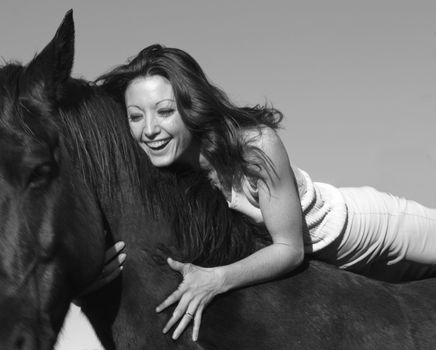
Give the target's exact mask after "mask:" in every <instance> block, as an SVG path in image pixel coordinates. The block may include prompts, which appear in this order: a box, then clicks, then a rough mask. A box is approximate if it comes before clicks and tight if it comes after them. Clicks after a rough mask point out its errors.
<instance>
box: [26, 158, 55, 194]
mask: <svg viewBox="0 0 436 350" xmlns="http://www.w3.org/2000/svg"><path fill="white" fill-rule="evenodd" d="M53 169H54V167H53V165H52V164H51V163H43V164H41V165H38V166H37V167H36V168H35V169H33V171H32V173H31V174H30V177H29V181H28V186H29V187H30V188H36V187H41V186H44V185H47V184H48V183H49V181H50V179H51V178H52V175H53Z"/></svg>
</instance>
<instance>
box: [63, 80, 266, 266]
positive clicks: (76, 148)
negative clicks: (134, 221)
mask: <svg viewBox="0 0 436 350" xmlns="http://www.w3.org/2000/svg"><path fill="white" fill-rule="evenodd" d="M63 95H64V98H63V99H62V101H61V106H60V107H61V108H60V112H61V113H60V115H61V119H62V122H63V124H64V125H63V126H64V134H65V142H67V143H68V145H69V147H68V148H69V151H70V154H71V156H72V157H73V159H74V160H75V162H74V164H76V165H77V166H79V167H80V172H81V173H82V175H83V176H84V177H85V178H86V179H87V181H89V182H90V184H91V185H92V187H93V188H96V189H97V191H98V195H99V197H101V196H104V197H105V198H108V199H110V198H113V197H114V195H115V193H118V192H123V191H124V189H123V188H122V187H120V178H119V173H120V171H124V172H125V173H126V175H127V178H128V179H129V182H130V186H133V187H132V188H133V189H141V191H138V192H140V193H141V194H142V197H141V200H142V201H143V202H144V206H145V207H146V209H148V213H149V214H152V215H153V216H158V217H163V218H166V220H169V222H170V223H171V225H172V231H173V232H174V234H175V238H176V241H177V245H178V249H179V253H180V255H181V258H182V259H183V260H185V261H190V262H194V263H197V264H201V265H203V266H206V265H207V266H212V265H218V264H224V263H229V262H231V261H234V260H237V259H239V258H241V257H243V256H246V255H248V254H249V253H251V252H253V251H254V250H255V249H256V248H257V247H258V245H259V244H265V243H266V241H267V240H266V239H265V237H266V235H265V232H264V231H263V230H262V229H261V228H260V227H258V226H255V225H254V224H251V223H250V222H248V221H247V220H246V219H245V218H244V217H243V216H242V215H240V214H239V213H237V212H234V211H231V210H229V209H228V206H227V203H226V201H225V199H224V197H223V196H222V194H221V193H220V192H219V191H218V190H216V189H214V188H212V186H211V185H210V183H209V181H208V179H207V177H206V176H205V174H203V173H201V172H195V171H193V170H192V169H186V168H183V169H182V168H176V167H173V168H166V169H161V168H156V167H154V166H153V165H151V163H150V161H149V160H148V157H147V156H146V155H145V154H144V152H143V151H142V150H141V149H140V148H139V147H138V145H137V144H136V143H135V142H134V140H133V138H132V137H131V134H130V130H129V127H128V124H127V119H126V118H125V112H124V110H123V109H122V106H121V105H120V104H119V103H117V102H116V101H115V99H113V98H112V97H110V96H109V95H108V94H107V93H106V92H105V91H104V89H103V88H102V87H100V86H96V85H93V84H92V83H89V82H86V81H83V80H78V79H72V80H71V81H69V83H68V84H67V86H66V89H65V91H64V94H63ZM124 185H125V184H124ZM124 185H123V186H124ZM117 189H118V190H121V191H117ZM129 195H134V194H133V193H129Z"/></svg>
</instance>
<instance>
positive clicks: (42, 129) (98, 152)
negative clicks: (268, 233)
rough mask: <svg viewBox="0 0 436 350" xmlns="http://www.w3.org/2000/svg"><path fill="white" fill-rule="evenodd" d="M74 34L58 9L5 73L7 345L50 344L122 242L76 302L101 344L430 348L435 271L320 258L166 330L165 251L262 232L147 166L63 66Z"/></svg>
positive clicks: (230, 253) (2, 188) (198, 256)
mask: <svg viewBox="0 0 436 350" xmlns="http://www.w3.org/2000/svg"><path fill="white" fill-rule="evenodd" d="M73 45H74V27H73V20H72V14H71V13H68V14H67V15H66V17H65V19H64V21H63V23H62V24H61V26H60V28H59V29H58V31H57V33H56V36H55V37H54V39H53V40H52V41H51V42H50V43H49V44H48V46H47V47H46V48H45V49H44V50H43V51H42V52H41V53H40V54H39V55H38V56H36V57H35V58H34V59H33V60H32V61H31V62H30V63H29V64H28V65H27V66H24V67H23V66H21V65H18V64H14V63H11V64H7V65H5V66H4V67H3V68H1V69H0V248H1V250H0V348H1V349H14V350H18V349H20V350H22V349H50V348H52V347H53V344H54V342H55V339H56V335H57V333H58V332H59V329H60V327H61V325H62V322H63V319H64V317H65V314H66V312H67V309H68V305H69V303H70V302H71V300H73V299H74V298H77V296H78V295H80V293H81V291H82V290H83V288H84V287H86V286H87V285H88V284H89V283H90V282H91V281H93V280H94V279H95V278H96V276H97V275H98V274H99V272H100V271H101V268H102V266H103V261H104V252H105V249H106V247H108V246H110V245H111V244H112V243H113V242H114V241H116V240H120V239H122V240H124V241H125V242H126V244H127V247H128V261H127V262H126V265H125V269H124V271H123V272H122V276H121V277H120V278H118V279H117V280H115V281H114V282H112V283H110V284H109V285H107V286H105V287H103V288H102V289H101V290H99V291H97V292H96V293H94V294H92V295H88V296H86V297H84V298H82V300H81V302H82V309H83V310H84V312H85V313H86V315H87V316H88V318H89V319H90V321H91V323H92V325H93V326H94V328H95V330H96V332H97V335H98V336H99V338H100V340H101V342H102V344H103V345H104V346H105V347H106V348H107V349H115V348H116V349H431V348H434V344H436V314H435V311H436V297H435V291H436V280H431V279H430V280H425V281H419V282H413V283H408V284H402V285H391V284H387V283H381V282H376V281H373V280H370V279H367V278H365V277H362V276H357V275H354V274H352V273H347V272H344V271H340V270H338V269H336V268H333V267H329V266H326V265H324V264H322V263H320V262H308V263H306V264H304V266H303V267H302V268H301V269H300V271H298V273H295V274H293V275H292V276H291V275H289V276H286V277H285V278H282V279H280V280H277V281H274V282H271V283H265V284H261V285H257V286H254V287H250V288H244V289H240V290H236V291H233V292H231V293H227V294H225V295H222V296H220V297H217V298H216V299H215V300H214V301H213V302H212V303H211V305H210V306H209V307H208V309H207V310H206V312H205V314H204V317H203V322H202V328H201V331H200V338H199V340H198V342H196V343H194V342H192V341H191V339H190V334H189V333H190V332H185V333H184V334H183V336H182V337H181V338H180V339H179V340H178V341H173V340H171V338H170V337H169V336H168V335H163V334H162V333H161V329H162V327H163V325H164V323H165V322H166V320H167V319H168V317H169V313H170V312H171V311H166V312H164V313H162V314H157V313H155V311H154V308H155V306H156V305H157V304H158V303H159V302H161V301H162V300H163V299H164V297H165V296H166V295H167V294H168V293H169V292H170V291H172V290H173V289H174V288H176V286H177V284H178V283H179V279H180V276H178V275H177V274H175V273H174V272H172V271H170V270H169V268H168V267H167V265H166V263H165V258H166V257H167V256H169V255H170V256H173V257H174V258H177V259H181V260H183V261H191V262H195V263H197V264H203V265H209V266H212V265H215V264H225V263H229V262H231V261H234V260H236V259H238V258H240V257H242V256H245V255H247V254H249V253H250V252H252V251H253V250H254V249H256V248H257V247H258V246H259V245H261V244H265V241H264V240H263V239H262V237H263V234H262V232H261V230H260V229H258V228H257V227H255V226H253V225H251V224H249V223H247V222H245V221H244V219H243V218H242V217H240V216H239V215H238V214H236V213H234V212H231V211H229V210H228V208H227V206H226V203H225V200H224V199H223V198H222V196H221V195H220V194H219V193H218V192H216V191H215V190H213V189H212V188H211V187H210V185H209V184H208V182H207V180H206V179H205V178H204V177H203V175H202V174H191V173H189V172H188V171H185V170H183V169H169V170H158V169H155V168H154V167H152V166H151V165H150V164H149V163H148V161H147V159H146V157H145V156H144V155H142V153H141V152H140V151H138V148H137V147H136V146H135V145H134V144H133V141H132V140H131V137H130V134H129V131H128V127H127V125H126V122H125V120H124V118H123V114H124V113H123V110H122V107H121V104H120V103H119V102H117V101H115V100H114V98H112V97H110V96H109V95H108V94H107V93H106V92H105V91H104V90H103V88H102V87H98V86H94V85H92V84H88V83H86V82H84V81H81V80H77V79H72V78H70V71H71V68H72V63H73V54H74V48H73ZM105 232H108V233H107V234H105Z"/></svg>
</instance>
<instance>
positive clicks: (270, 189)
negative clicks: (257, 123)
mask: <svg viewBox="0 0 436 350" xmlns="http://www.w3.org/2000/svg"><path fill="white" fill-rule="evenodd" d="M256 146H258V147H259V148H260V149H261V150H263V152H264V153H265V155H266V156H267V157H269V159H270V160H271V163H272V164H271V165H272V166H273V168H274V170H275V174H270V176H268V174H264V175H265V178H266V182H265V183H264V182H263V181H258V189H259V206H260V209H261V212H262V216H263V219H264V223H265V226H266V228H267V230H268V232H269V234H270V235H271V238H272V241H273V243H272V244H271V245H270V246H267V247H265V248H263V249H260V250H259V251H257V252H255V253H253V254H252V255H250V256H248V257H246V258H245V259H242V260H240V261H238V262H235V263H233V264H230V265H227V266H221V267H218V268H217V269H218V270H220V274H222V276H223V281H224V282H223V289H224V290H229V289H233V288H237V287H241V286H244V285H248V284H253V283H257V282H262V281H266V280H269V279H271V278H274V277H276V276H279V275H281V274H283V273H286V272H289V271H292V270H293V269H295V268H296V267H298V265H300V264H301V262H302V260H303V258H304V247H303V229H302V213H301V204H300V200H299V195H298V190H297V186H296V184H295V178H294V173H293V171H292V168H291V166H290V162H289V158H288V154H287V152H286V149H285V147H284V145H283V143H282V141H281V140H280V138H279V136H278V135H277V134H276V132H275V131H274V130H272V129H269V128H268V129H263V130H262V136H261V137H260V138H259V142H258V143H257V144H256ZM263 171H265V170H263Z"/></svg>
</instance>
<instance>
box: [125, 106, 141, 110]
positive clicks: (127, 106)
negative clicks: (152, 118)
mask: <svg viewBox="0 0 436 350" xmlns="http://www.w3.org/2000/svg"><path fill="white" fill-rule="evenodd" d="M130 107H135V108H138V109H140V110H141V111H142V108H141V107H139V106H138V105H127V108H130Z"/></svg>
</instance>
